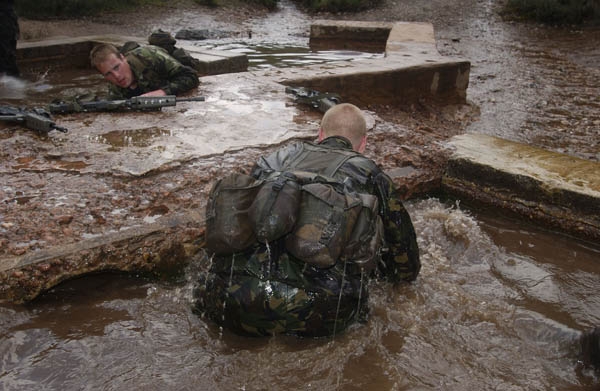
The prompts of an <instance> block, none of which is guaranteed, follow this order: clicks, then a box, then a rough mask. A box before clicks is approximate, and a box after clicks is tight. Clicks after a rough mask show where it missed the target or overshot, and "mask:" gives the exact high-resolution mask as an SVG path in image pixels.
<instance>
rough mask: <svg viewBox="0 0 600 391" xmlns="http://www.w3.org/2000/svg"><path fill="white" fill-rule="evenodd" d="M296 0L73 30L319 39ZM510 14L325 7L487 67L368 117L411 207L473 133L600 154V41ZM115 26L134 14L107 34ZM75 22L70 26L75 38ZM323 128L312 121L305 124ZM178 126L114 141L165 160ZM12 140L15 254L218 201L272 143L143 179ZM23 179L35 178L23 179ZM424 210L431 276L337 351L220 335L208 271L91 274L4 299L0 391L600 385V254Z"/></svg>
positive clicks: (493, 223)
mask: <svg viewBox="0 0 600 391" xmlns="http://www.w3.org/2000/svg"><path fill="white" fill-rule="evenodd" d="M282 4H283V6H284V7H283V9H282V10H281V11H280V12H278V13H275V14H271V15H267V14H265V13H263V12H258V13H256V12H253V11H250V10H247V9H244V8H242V11H239V10H238V11H236V12H235V13H233V14H227V12H223V11H222V10H221V11H207V10H203V11H202V12H192V11H188V12H186V13H185V14H184V15H182V14H180V13H177V12H175V11H174V10H169V11H168V12H162V14H163V16H164V17H162V18H160V19H159V18H155V17H154V18H153V17H150V16H151V15H152V13H149V14H148V15H146V14H143V15H142V16H140V17H139V18H138V21H137V22H135V23H128V24H121V25H116V26H115V25H106V24H102V23H96V24H94V23H86V24H85V25H84V26H83V27H82V26H80V25H78V24H77V23H73V30H72V32H73V33H80V34H79V35H89V34H92V33H97V32H98V31H97V30H95V29H103V28H107V29H109V30H110V31H111V32H113V33H114V32H119V31H122V32H123V33H124V34H128V35H138V36H146V35H147V34H148V33H149V31H150V30H151V29H152V28H155V27H163V28H165V29H167V30H170V31H176V30H178V29H180V28H187V27H190V26H191V25H192V24H193V25H202V27H211V28H219V29H224V30H234V31H242V32H243V31H246V32H247V31H248V30H251V31H252V40H253V42H255V43H257V42H262V41H264V42H269V41H270V42H273V41H277V42H278V43H282V44H286V45H294V44H299V45H302V44H305V43H306V42H307V40H308V25H309V23H310V20H311V18H312V17H309V16H306V15H304V14H302V13H299V12H298V11H296V10H294V8H292V7H291V6H290V5H289V4H288V3H286V2H283V3H282ZM496 9H497V4H496V2H493V1H491V0H490V1H476V0H463V1H453V2H447V1H441V0H440V1H416V2H405V1H400V2H398V1H396V2H391V1H389V2H388V1H385V2H384V4H383V6H382V7H381V8H380V9H378V10H375V11H372V12H365V13H361V14H359V15H333V16H332V15H318V17H319V18H345V19H356V20H361V19H362V20H404V21H413V20H414V21H429V22H432V23H433V24H434V27H435V31H436V38H437V43H438V50H439V51H440V52H441V53H442V54H445V55H459V56H461V57H464V58H467V59H469V60H470V61H471V62H472V68H471V79H470V86H469V90H468V99H469V101H470V104H469V105H465V106H462V107H438V106H433V105H430V104H428V103H427V102H421V103H420V104H415V105H413V106H411V107H402V108H397V107H386V106H381V105H378V106H371V107H368V110H370V112H371V113H373V117H374V118H375V119H376V126H375V132H374V134H373V136H372V137H371V144H370V145H369V149H368V150H367V154H368V155H369V156H372V157H374V158H376V159H377V160H378V162H379V163H381V164H382V165H383V166H384V168H388V169H389V168H391V167H396V166H408V165H410V166H412V167H413V168H414V170H415V172H413V173H412V174H413V175H412V176H411V177H410V178H409V179H408V180H407V181H405V182H403V184H402V186H403V192H404V194H405V195H406V196H407V197H408V196H410V195H411V194H413V193H422V191H426V190H428V189H431V188H434V187H435V184H436V181H438V180H439V177H440V175H441V171H442V169H443V166H444V161H445V156H447V151H446V150H445V149H444V143H445V141H446V140H447V139H448V138H449V137H451V136H452V135H455V134H459V133H463V132H465V131H468V132H480V133H486V134H492V135H497V136H501V137H505V138H508V139H512V140H516V141H521V142H525V143H528V144H532V145H536V146H540V147H544V148H547V149H551V150H555V151H561V152H566V153H569V154H572V155H575V156H579V157H583V158H586V159H592V160H599V159H600V156H599V152H600V146H599V145H598V143H599V142H600V110H598V108H599V107H600V101H599V99H600V98H599V97H600V83H598V81H597V80H599V79H600V78H599V77H598V76H599V73H600V69H599V68H600V52H599V49H598V48H599V47H600V45H599V43H600V32H599V31H597V30H569V29H567V30H564V29H560V30H559V29H554V28H546V27H535V26H528V25H521V24H512V23H505V22H502V21H501V20H500V18H499V17H498V16H497V14H496ZM144 12H146V11H144ZM211 12H214V13H211ZM228 16H229V18H228ZM109 20H115V21H117V22H119V17H113V16H107V17H105V18H104V19H102V20H101V22H106V21H109ZM96 22H97V21H96ZM68 26H70V25H69V24H64V23H63V24H62V26H61V29H60V31H57V30H54V31H56V32H57V34H58V35H67V34H65V32H66V31H65V30H67V29H69V28H70V27H68ZM121 29H122V30H121ZM34 30H35V29H32V30H27V27H26V28H25V29H24V33H25V34H33V33H28V31H34ZM49 31H52V29H50V30H49ZM202 44H213V43H202ZM186 107H188V106H186ZM167 114H168V111H167ZM167 114H164V115H167ZM317 119H318V114H315V113H310V112H307V113H306V114H305V117H304V121H305V122H303V123H302V122H301V125H299V126H300V127H310V126H312V125H314V124H316V120H317ZM163 131H164V127H160V126H157V127H156V128H154V129H149V132H148V133H147V134H146V133H145V134H144V136H141V135H127V134H113V136H114V137H112V138H111V137H110V136H109V138H108V139H107V140H106V142H107V143H108V144H107V145H108V147H112V148H117V149H118V148H125V145H126V144H127V143H129V142H131V143H134V144H135V143H139V145H137V146H139V147H141V148H142V149H147V148H148V145H151V144H149V143H151V139H152V137H162V136H163V133H162V132H163ZM127 136H129V137H131V138H129V139H128V138H127ZM2 137H3V138H5V141H6V139H9V141H10V145H11V147H10V149H7V150H4V151H3V152H2V159H3V161H4V163H3V165H4V166H5V168H4V171H3V173H2V177H3V183H2V192H3V193H2V197H1V199H2V201H3V207H2V208H3V209H2V217H3V221H2V226H1V227H0V232H1V233H2V237H1V238H0V253H1V254H2V255H19V254H23V253H26V252H27V251H32V250H35V249H38V248H42V247H45V246H52V245H56V244H58V243H64V242H68V241H73V240H77V239H78V238H81V237H87V236H89V235H100V234H102V233H106V232H114V231H115V230H118V229H119V228H120V227H127V226H131V225H136V224H143V223H144V221H145V220H146V221H147V220H148V219H150V220H151V219H153V218H154V217H155V216H158V215H162V214H167V213H169V212H170V211H175V210H182V206H185V208H193V209H198V208H199V209H202V208H203V206H204V205H203V203H204V201H205V195H206V193H207V192H208V190H209V189H210V186H211V181H212V179H213V178H215V177H218V176H221V175H223V174H224V173H225V172H228V171H229V170H231V168H232V167H235V166H239V165H242V166H249V165H250V164H251V163H252V162H253V161H254V160H255V159H256V157H257V156H258V155H260V154H262V153H264V151H265V149H264V148H263V147H253V148H248V149H245V150H243V151H234V152H231V153H226V154H224V155H221V154H216V155H215V156H211V157H209V158H205V159H201V160H188V161H182V162H180V163H178V164H176V165H169V166H166V167H162V168H161V169H159V170H156V171H153V172H152V173H151V175H146V176H143V177H131V176H129V175H123V174H119V173H118V172H116V171H112V170H110V169H107V170H105V171H103V172H102V173H100V174H90V173H88V174H86V172H85V169H86V167H87V166H85V165H86V164H88V163H89V161H90V160H92V159H90V156H88V155H86V152H85V151H84V150H83V149H82V150H81V151H79V152H77V154H78V156H73V155H68V154H61V155H59V156H57V155H55V153H54V150H55V148H54V144H53V143H56V142H58V143H60V141H59V140H54V138H53V137H51V138H50V140H47V141H45V142H40V140H39V138H38V137H37V136H35V135H33V134H30V133H27V132H24V131H22V130H9V131H8V132H4V133H3V135H2ZM105 138H106V137H105ZM128 140H130V141H128ZM90 141H92V142H96V141H98V142H99V140H91V139H87V140H86V142H90ZM48 143H50V144H48ZM134 147H136V145H134ZM115 156H117V155H116V154H115ZM6 162H10V164H7V163H6ZM114 163H118V162H111V167H112V166H113V165H114ZM400 163H402V164H400ZM7 167H8V168H7ZM16 170H20V171H19V172H20V174H19V176H18V177H14V176H11V175H10V174H11V172H14V171H16ZM199 173H202V175H199ZM6 178H9V179H6ZM421 190H422V191H421ZM408 206H409V211H410V213H411V216H412V217H413V220H414V223H415V227H416V229H417V233H418V238H419V245H420V248H421V252H422V262H423V265H424V266H423V271H422V274H421V276H420V277H419V279H418V281H417V283H416V284H414V285H410V286H402V287H399V288H395V289H392V288H391V287H389V286H387V285H383V284H382V285H379V284H374V285H373V289H372V292H373V294H372V296H371V302H370V304H371V308H372V316H371V319H370V321H369V323H367V324H366V325H364V326H360V327H356V328H354V329H352V330H349V331H348V333H345V334H343V335H341V336H339V337H336V339H335V341H334V342H330V341H318V340H317V341H306V340H296V339H291V338H273V339H269V340H266V341H265V340H260V341H259V340H248V339H240V338H237V337H234V336H231V335H229V334H228V333H221V332H220V330H218V329H215V328H214V327H213V326H212V325H211V324H210V323H208V322H205V321H203V320H202V319H199V318H198V317H197V316H196V315H194V314H192V313H191V311H190V291H191V282H192V281H193V280H194V279H195V277H196V276H197V273H198V272H199V270H196V269H195V270H190V271H189V272H188V273H187V275H186V280H185V281H181V282H179V283H166V282H165V283H161V282H156V281H144V280H141V279H138V278H135V277H122V276H121V277H119V276H114V275H109V276H99V277H89V278H84V279H81V280H78V281H73V282H71V283H69V284H65V285H62V286H60V287H58V288H56V289H55V290H54V291H52V292H50V293H49V294H48V295H46V296H44V297H42V298H40V299H39V300H38V301H36V302H34V303H31V304H30V305H27V306H16V307H11V306H4V307H0V325H1V326H2V327H1V328H2V330H3V332H2V334H0V335H1V337H0V348H1V349H0V350H2V351H5V352H8V354H5V355H4V356H3V358H2V362H1V364H0V367H1V368H2V370H1V371H0V384H2V386H3V388H4V389H11V390H12V389H22V388H24V387H27V388H31V389H36V387H39V388H40V389H41V388H44V389H65V388H68V389H78V388H82V389H86V388H88V389H98V388H101V389H111V390H117V389H130V388H132V387H135V388H139V389H150V390H154V389H156V390H158V389H197V388H206V389H222V390H229V389H247V390H253V389H264V388H265V386H266V385H269V386H277V388H284V387H285V388H291V389H327V390H332V389H344V390H352V389H366V390H371V389H372V390H375V389H377V390H380V389H389V390H392V389H394V390H400V389H446V390H463V389H466V388H472V389H500V390H517V389H530V390H547V389H556V390H592V389H595V388H596V387H597V385H598V378H597V375H594V374H593V373H591V372H590V371H589V370H586V369H583V368H582V367H581V366H580V365H579V364H578V363H577V358H576V354H575V352H574V350H573V344H572V343H571V342H572V340H573V338H575V337H576V335H577V333H578V332H579V331H581V330H585V329H587V328H589V327H592V326H593V325H597V324H599V323H600V301H599V297H598V294H597V292H598V290H599V289H600V272H599V269H598V263H597V262H598V259H600V251H599V250H598V248H597V247H594V246H593V245H590V244H585V243H579V242H576V241H574V240H572V239H569V238H565V237H563V236H560V235H556V234H552V233H547V232H543V231H540V230H538V229H535V228H532V227H527V226H523V225H522V224H520V223H518V222H516V221H511V220H506V218H502V217H500V218H499V217H497V216H488V215H486V214H483V213H481V212H471V213H469V212H468V210H467V209H466V208H465V207H464V206H462V207H460V208H458V209H457V208H455V207H454V206H452V205H451V204H446V203H442V202H440V201H438V200H436V199H427V200H416V199H415V200H412V201H410V202H409V203H408ZM40 221H42V222H46V223H45V224H39V223H38V222H40ZM196 266H197V267H198V268H200V269H201V266H198V265H196ZM90 288H91V289H90ZM65 319H68V321H65Z"/></svg>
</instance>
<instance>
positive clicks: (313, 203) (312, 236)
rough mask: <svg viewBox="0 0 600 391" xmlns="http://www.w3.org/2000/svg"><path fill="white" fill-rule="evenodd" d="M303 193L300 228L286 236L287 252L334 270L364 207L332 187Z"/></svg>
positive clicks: (310, 187)
mask: <svg viewBox="0 0 600 391" xmlns="http://www.w3.org/2000/svg"><path fill="white" fill-rule="evenodd" d="M301 193H302V197H301V200H300V208H299V212H298V218H297V221H296V226H295V227H294V230H293V231H292V232H291V233H290V234H288V235H287V236H286V239H285V245H286V249H287V250H288V251H289V252H290V254H292V255H293V256H295V257H296V258H298V259H300V260H302V261H304V262H306V263H308V264H310V265H313V266H316V267H320V268H327V267H331V266H333V265H335V263H336V262H337V260H338V259H339V257H340V255H341V254H342V251H343V247H344V246H345V244H346V242H347V240H348V237H349V236H350V234H351V233H352V229H353V227H354V224H355V222H356V219H357V218H358V214H359V212H360V208H361V205H362V203H361V201H360V199H358V198H357V197H354V196H353V195H351V194H348V193H344V192H339V191H337V190H336V189H335V187H334V186H333V185H332V184H328V183H310V184H306V185H304V186H302V192H301Z"/></svg>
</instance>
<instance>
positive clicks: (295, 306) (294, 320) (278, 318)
mask: <svg viewBox="0 0 600 391" xmlns="http://www.w3.org/2000/svg"><path fill="white" fill-rule="evenodd" d="M262 255H264V254H261V253H260V251H257V252H255V253H254V254H252V255H251V256H250V258H246V257H240V256H238V257H237V258H235V257H234V258H232V257H231V256H230V257H219V258H216V259H214V260H213V266H212V267H211V269H210V270H209V272H208V274H207V275H205V276H204V277H203V278H201V279H200V281H198V284H197V286H196V289H195V293H194V295H195V311H196V312H198V313H201V314H204V315H205V316H207V317H208V318H209V319H211V320H212V321H214V322H215V323H216V324H217V325H219V326H221V327H223V328H224V329H227V330H230V331H232V332H234V333H235V334H238V335H244V336H269V335H275V334H291V335H298V336H303V337H323V336H330V335H333V334H335V333H339V332H341V331H343V330H344V329H346V328H347V327H348V326H349V325H350V324H352V323H353V322H355V321H357V320H358V321H365V320H366V317H367V312H368V306H367V303H368V296H367V282H366V277H365V280H362V279H361V275H360V274H353V273H350V272H349V270H344V265H343V264H342V265H336V266H333V267H331V268H329V269H318V268H315V267H311V266H309V265H307V264H305V263H304V262H301V261H298V260H295V259H293V258H292V257H291V256H289V255H287V254H285V253H284V254H279V255H275V258H276V259H275V260H271V261H270V262H269V261H265V260H264V259H263V256H262ZM261 259H262V261H261ZM346 269H348V268H346Z"/></svg>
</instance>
